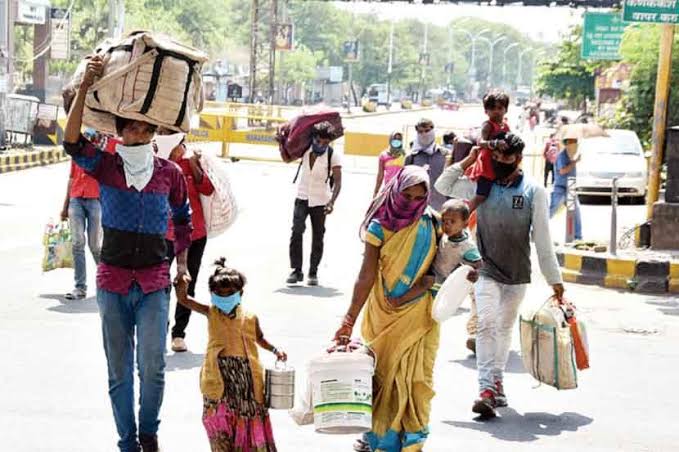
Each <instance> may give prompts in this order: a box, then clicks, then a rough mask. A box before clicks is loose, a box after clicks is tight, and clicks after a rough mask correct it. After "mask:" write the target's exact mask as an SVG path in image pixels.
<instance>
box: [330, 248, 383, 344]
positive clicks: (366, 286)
mask: <svg viewBox="0 0 679 452" xmlns="http://www.w3.org/2000/svg"><path fill="white" fill-rule="evenodd" d="M379 259H380V249H379V248H378V247H376V246H374V245H371V244H369V243H366V244H365V252H364V254H363V264H362V265H361V271H360V272H359V274H358V278H357V279H356V283H355V284H354V293H353V296H352V298H351V305H350V306H349V310H348V311H347V314H346V315H345V316H344V320H343V322H342V326H341V327H340V328H339V329H338V330H337V332H336V333H335V341H336V342H339V343H340V344H341V345H344V344H347V343H349V339H351V333H352V331H353V329H354V324H355V323H356V319H357V318H358V315H359V314H360V313H361V310H362V309H363V305H364V304H365V302H366V300H367V299H368V295H369V294H370V291H371V290H372V288H373V286H374V285H375V280H376V279H377V271H378V265H379Z"/></svg>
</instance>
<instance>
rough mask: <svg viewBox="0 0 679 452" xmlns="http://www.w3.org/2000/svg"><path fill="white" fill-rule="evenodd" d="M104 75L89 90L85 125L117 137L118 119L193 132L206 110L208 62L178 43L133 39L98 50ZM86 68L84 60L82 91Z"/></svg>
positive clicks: (142, 36)
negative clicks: (205, 67)
mask: <svg viewBox="0 0 679 452" xmlns="http://www.w3.org/2000/svg"><path fill="white" fill-rule="evenodd" d="M96 53H98V54H99V55H102V56H103V59H104V72H103V75H102V77H101V78H99V79H98V80H97V81H96V82H95V83H94V85H92V87H91V88H90V89H89V90H88V92H87V97H86V99H85V111H84V113H83V123H84V124H85V125H86V126H88V127H92V128H94V129H96V130H99V131H100V132H104V133H109V134H116V130H115V120H114V116H120V117H123V118H129V119H136V120H139V121H145V122H148V123H151V124H155V125H157V126H163V127H166V128H168V129H171V130H175V131H178V132H188V131H189V129H190V120H191V115H192V114H193V113H195V112H198V111H201V110H202V108H203V84H202V78H201V73H202V67H203V64H204V63H205V62H206V61H207V59H208V56H207V54H205V53H204V52H202V51H200V50H197V49H194V48H192V47H188V46H185V45H183V44H181V43H179V42H177V41H174V40H173V39H171V38H169V37H166V36H163V35H159V34H152V33H146V32H140V33H134V34H132V35H130V36H128V37H126V38H124V39H122V40H121V41H118V42H116V43H111V42H110V41H109V42H106V43H104V44H102V45H100V46H99V47H98V48H97V52H96ZM86 67H87V60H83V61H82V62H81V63H80V65H79V66H78V69H77V70H76V73H75V75H74V77H73V81H72V85H73V86H75V87H77V86H79V85H80V82H81V81H82V77H83V75H84V73H85V69H86Z"/></svg>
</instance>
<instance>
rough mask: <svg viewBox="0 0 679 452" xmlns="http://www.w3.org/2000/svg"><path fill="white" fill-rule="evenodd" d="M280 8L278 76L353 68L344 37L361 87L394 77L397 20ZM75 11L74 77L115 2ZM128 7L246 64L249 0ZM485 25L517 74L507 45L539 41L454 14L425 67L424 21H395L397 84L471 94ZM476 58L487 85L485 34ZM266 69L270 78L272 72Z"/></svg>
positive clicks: (432, 37) (65, 72) (152, 23)
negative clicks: (283, 43)
mask: <svg viewBox="0 0 679 452" xmlns="http://www.w3.org/2000/svg"><path fill="white" fill-rule="evenodd" d="M52 4H53V6H55V7H62V8H65V7H68V5H69V4H70V0H53V1H52ZM267 5H268V3H267V2H262V8H263V10H262V17H263V21H264V22H266V21H267V20H268V19H266V17H268V16H269V12H268V11H265V9H266V7H267ZM279 6H280V14H279V17H280V20H281V21H290V22H292V23H293V24H294V26H295V32H294V33H295V49H296V50H294V51H292V52H286V53H283V52H281V53H280V55H281V58H280V59H279V61H281V64H280V66H279V70H278V76H280V77H281V81H282V82H283V83H285V84H290V83H292V82H294V81H305V80H310V79H311V78H313V76H314V75H315V68H316V66H342V65H344V66H345V74H347V72H348V71H347V70H346V63H344V61H343V55H342V43H343V42H344V41H349V40H355V39H357V40H359V42H360V47H361V52H360V61H359V62H357V63H354V64H353V78H354V83H355V85H356V86H357V88H359V89H358V91H359V92H361V91H362V90H364V89H366V88H367V86H369V85H370V84H373V83H386V82H387V79H388V78H389V75H388V55H389V50H388V49H389V34H390V28H391V23H390V22H388V21H385V20H380V18H379V17H377V16H374V15H364V14H353V13H352V12H351V11H349V10H347V9H343V8H338V7H337V6H335V5H334V4H332V3H331V2H323V1H308V0H287V1H279ZM72 12H73V14H72V18H73V19H72V34H71V46H72V52H71V58H70V59H69V60H68V61H51V62H50V72H51V73H52V74H59V75H62V76H63V77H64V78H68V77H69V76H70V74H71V73H72V72H73V71H74V70H75V67H76V66H77V64H78V63H79V61H80V60H81V59H82V58H83V57H84V56H86V55H87V54H88V53H90V52H91V51H92V49H94V48H95V47H96V46H97V45H98V44H99V43H101V42H102V41H103V40H104V39H105V38H106V37H107V35H108V0H78V1H77V2H75V3H74V7H73V11H72ZM125 13H126V15H125V28H126V31H132V30H152V31H158V32H163V33H166V34H168V35H170V36H172V37H174V38H175V39H178V40H179V41H181V42H184V43H186V44H190V45H193V46H196V47H199V48H201V49H204V50H205V51H207V52H208V53H209V54H210V55H211V57H212V58H213V59H226V60H227V61H229V62H230V63H240V64H247V61H248V54H249V47H250V14H251V1H250V0H210V1H209V2H208V1H205V0H126V1H125ZM450 27H453V28H454V30H455V32H454V33H453V34H452V35H451V34H449V31H448V30H449V28H450ZM29 28H30V27H29ZM266 29H268V27H267V25H264V33H262V34H263V35H266V32H265V31H266ZM484 29H486V30H487V32H486V33H485V34H484V36H486V37H487V38H489V39H496V38H497V37H499V36H506V37H507V38H508V39H507V40H505V41H503V42H501V43H499V44H498V45H497V46H496V47H495V52H494V57H495V64H493V69H492V71H493V74H492V84H493V85H501V84H503V82H506V81H514V80H516V79H517V78H518V77H517V76H518V75H517V73H516V69H517V65H516V64H515V60H516V56H517V54H518V52H517V49H514V50H513V51H512V52H510V53H509V54H508V61H507V65H506V66H507V70H506V71H503V64H502V62H503V61H504V58H502V57H503V54H504V49H505V48H506V46H507V45H508V44H509V43H510V42H517V43H519V44H520V48H526V47H529V46H530V47H534V48H535V47H538V46H539V45H538V44H536V43H534V42H532V41H530V40H529V39H528V38H526V37H525V36H524V35H523V34H522V33H521V32H520V31H518V30H516V29H513V28H511V27H509V26H507V25H503V24H497V23H494V22H488V21H485V20H483V19H472V18H464V19H458V20H455V21H453V22H451V24H450V25H449V26H446V27H438V26H434V25H430V26H429V30H428V31H429V33H428V38H429V39H428V48H427V52H428V53H429V54H430V63H431V64H430V65H429V66H428V67H426V68H423V67H422V66H421V65H420V64H419V57H420V53H421V52H422V51H423V35H424V25H423V24H422V23H421V22H419V21H417V20H414V19H407V20H401V21H398V22H395V23H394V54H393V56H394V58H393V65H392V73H391V82H392V86H393V88H394V89H399V90H405V91H407V92H411V93H412V92H416V91H419V89H420V88H421V82H422V76H423V75H424V87H425V88H439V87H443V86H445V85H447V84H448V82H449V81H450V83H451V85H452V86H453V87H454V88H455V89H456V90H457V91H458V92H460V93H462V92H464V91H465V90H466V88H467V86H468V84H469V76H468V74H469V61H470V56H471V43H470V41H469V39H468V37H467V36H468V34H469V33H473V34H474V33H478V32H479V31H480V30H484ZM23 38H24V39H25V40H26V42H24V43H23V45H24V47H26V48H25V49H23V48H22V49H23V53H24V54H22V57H24V58H26V59H28V60H29V61H30V58H32V54H31V52H32V43H31V42H30V41H29V39H30V37H29V36H24V37H23ZM20 45H21V44H18V46H20ZM264 45H266V44H265V43H264ZM512 59H513V61H512ZM449 60H452V62H453V63H454V64H455V69H454V73H453V74H452V77H449V74H447V73H446V72H445V70H444V67H445V66H446V64H447V63H449V62H450V61H449ZM476 62H477V64H476V67H477V69H478V76H477V79H478V80H481V82H482V85H483V88H486V86H485V83H486V80H487V78H488V63H489V48H488V45H487V43H485V42H484V41H482V40H480V41H477V45H476ZM527 62H528V59H527V58H526V59H525V63H527ZM19 69H20V70H21V71H22V72H24V73H25V74H29V73H30V69H31V65H30V64H29V63H26V64H24V65H23V66H20V67H19ZM503 73H506V75H507V77H506V78H507V80H503ZM260 74H262V77H263V79H262V80H263V81H264V79H265V78H266V74H265V71H262V72H260ZM529 76H531V72H530V65H529V64H525V65H524V74H522V78H523V79H524V80H527V78H528V77H529ZM449 78H450V80H449ZM512 84H513V83H512Z"/></svg>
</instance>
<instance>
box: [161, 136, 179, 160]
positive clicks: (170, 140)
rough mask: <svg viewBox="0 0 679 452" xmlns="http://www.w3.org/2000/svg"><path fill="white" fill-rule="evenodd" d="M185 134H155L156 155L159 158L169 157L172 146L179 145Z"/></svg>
mask: <svg viewBox="0 0 679 452" xmlns="http://www.w3.org/2000/svg"><path fill="white" fill-rule="evenodd" d="M184 137H185V135H184V134H183V133H173V134H172V135H156V137H155V139H154V141H155V142H156V147H157V148H158V154H156V155H158V157H160V158H161V159H166V160H167V159H169V158H170V154H172V151H173V150H174V148H176V147H177V146H179V144H180V143H181V142H182V141H183V140H184Z"/></svg>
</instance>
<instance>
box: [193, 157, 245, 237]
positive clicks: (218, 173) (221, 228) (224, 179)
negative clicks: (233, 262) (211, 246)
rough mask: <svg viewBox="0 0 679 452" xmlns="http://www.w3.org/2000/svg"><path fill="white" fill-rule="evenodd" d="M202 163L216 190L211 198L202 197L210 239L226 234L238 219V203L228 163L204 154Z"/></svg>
mask: <svg viewBox="0 0 679 452" xmlns="http://www.w3.org/2000/svg"><path fill="white" fill-rule="evenodd" d="M200 163H201V166H202V168H203V171H204V172H205V175H206V176H207V177H208V178H209V179H210V182H212V185H213V187H214V189H215V191H214V193H213V194H212V195H210V196H204V195H201V196H200V202H201V205H202V207H203V216H204V217H205V228H206V229H207V234H208V238H212V237H216V236H218V235H220V234H222V233H224V232H225V231H226V230H227V229H228V228H229V227H230V226H231V225H232V224H233V223H234V222H235V221H236V218H237V217H238V202H237V200H236V195H235V194H234V190H233V185H232V181H231V177H230V176H229V170H228V168H227V165H229V163H226V162H224V161H222V160H220V159H218V158H217V157H214V156H212V155H208V154H202V155H201V158H200Z"/></svg>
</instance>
